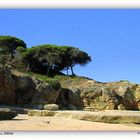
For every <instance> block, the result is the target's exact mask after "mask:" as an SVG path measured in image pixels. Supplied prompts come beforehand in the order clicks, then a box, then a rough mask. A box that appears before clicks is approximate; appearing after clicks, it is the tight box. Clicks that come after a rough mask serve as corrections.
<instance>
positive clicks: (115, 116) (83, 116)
mask: <svg viewBox="0 0 140 140" xmlns="http://www.w3.org/2000/svg"><path fill="white" fill-rule="evenodd" d="M54 116H56V117H67V118H73V119H78V120H85V121H91V122H103V123H120V124H121V123H122V124H124V123H126V124H129V123H138V124H139V122H140V113H139V112H138V111H118V110H111V111H110V110H105V111H99V112H91V111H89V112H88V111H57V112H56V113H55V115H54Z"/></svg>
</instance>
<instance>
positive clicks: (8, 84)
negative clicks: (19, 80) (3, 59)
mask: <svg viewBox="0 0 140 140" xmlns="http://www.w3.org/2000/svg"><path fill="white" fill-rule="evenodd" d="M15 90H16V85H15V77H14V76H13V75H12V73H11V72H10V70H9V69H8V68H3V67H0V104H15V102H16V97H15Z"/></svg>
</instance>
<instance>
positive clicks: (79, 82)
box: [0, 67, 140, 111]
mask: <svg viewBox="0 0 140 140" xmlns="http://www.w3.org/2000/svg"><path fill="white" fill-rule="evenodd" d="M59 82H60V84H61V85H60V84H59V83H58V84H57V86H53V85H52V84H51V83H49V82H46V81H43V80H39V79H37V78H36V77H29V76H27V75H26V76H25V75H22V76H19V75H15V74H12V73H11V71H10V70H9V69H8V68H5V67H0V104H13V105H27V106H31V107H33V108H36V109H43V107H44V105H46V104H58V105H59V109H62V110H78V109H79V110H81V109H84V110H91V111H96V110H140V85H138V84H135V83H130V82H128V81H119V82H110V83H102V82H97V81H94V80H91V79H87V78H84V77H76V76H75V77H73V78H72V77H66V76H61V79H59Z"/></svg>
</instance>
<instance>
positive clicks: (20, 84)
mask: <svg viewBox="0 0 140 140" xmlns="http://www.w3.org/2000/svg"><path fill="white" fill-rule="evenodd" d="M35 87H36V85H35V83H34V82H33V80H32V79H31V78H30V77H27V76H19V77H17V78H16V90H15V94H16V103H17V104H28V103H30V102H31V99H32V97H33V95H34V93H35V91H36V89H35Z"/></svg>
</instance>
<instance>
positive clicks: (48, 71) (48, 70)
mask: <svg viewBox="0 0 140 140" xmlns="http://www.w3.org/2000/svg"><path fill="white" fill-rule="evenodd" d="M50 68H51V66H50V65H49V66H48V69H47V76H49V73H50Z"/></svg>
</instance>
